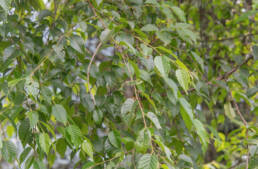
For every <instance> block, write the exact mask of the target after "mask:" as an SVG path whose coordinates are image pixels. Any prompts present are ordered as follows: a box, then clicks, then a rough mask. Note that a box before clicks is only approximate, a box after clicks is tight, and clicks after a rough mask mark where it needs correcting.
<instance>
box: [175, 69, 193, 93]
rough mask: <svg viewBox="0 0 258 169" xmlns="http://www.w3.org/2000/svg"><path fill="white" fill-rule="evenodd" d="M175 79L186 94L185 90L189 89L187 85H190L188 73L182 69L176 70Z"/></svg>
mask: <svg viewBox="0 0 258 169" xmlns="http://www.w3.org/2000/svg"><path fill="white" fill-rule="evenodd" d="M176 78H177V80H178V82H179V84H180V85H181V86H182V88H183V89H184V91H185V92H186V93H188V92H187V90H188V88H189V83H190V76H189V74H188V72H187V71H186V70H184V69H177V70H176Z"/></svg>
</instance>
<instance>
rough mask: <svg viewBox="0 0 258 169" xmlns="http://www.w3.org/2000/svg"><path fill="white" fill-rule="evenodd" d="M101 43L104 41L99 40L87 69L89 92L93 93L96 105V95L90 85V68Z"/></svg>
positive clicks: (92, 96) (92, 97)
mask: <svg viewBox="0 0 258 169" xmlns="http://www.w3.org/2000/svg"><path fill="white" fill-rule="evenodd" d="M101 45H102V42H99V44H98V45H97V47H96V49H95V51H94V53H93V55H92V57H91V59H90V63H89V66H88V69H87V82H88V88H89V92H90V95H91V99H92V101H93V103H94V105H96V101H95V98H94V95H93V94H92V93H91V87H90V68H91V65H92V62H93V60H94V58H95V56H96V55H97V53H98V51H99V49H100V47H101Z"/></svg>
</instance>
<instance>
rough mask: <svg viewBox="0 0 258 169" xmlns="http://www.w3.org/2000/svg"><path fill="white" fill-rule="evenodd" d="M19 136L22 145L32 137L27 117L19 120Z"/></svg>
mask: <svg viewBox="0 0 258 169" xmlns="http://www.w3.org/2000/svg"><path fill="white" fill-rule="evenodd" d="M18 134H19V138H20V140H21V142H22V145H23V146H24V147H25V145H26V144H27V143H28V142H30V140H31V138H32V133H31V128H30V121H29V119H25V120H23V121H22V122H21V125H20V126H19V130H18Z"/></svg>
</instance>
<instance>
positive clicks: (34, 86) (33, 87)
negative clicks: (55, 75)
mask: <svg viewBox="0 0 258 169" xmlns="http://www.w3.org/2000/svg"><path fill="white" fill-rule="evenodd" d="M24 89H25V91H26V93H27V94H29V95H32V96H34V97H37V96H38V94H39V83H38V82H36V81H35V80H33V79H32V78H26V82H25V86H24Z"/></svg>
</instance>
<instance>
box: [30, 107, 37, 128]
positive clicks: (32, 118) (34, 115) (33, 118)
mask: <svg viewBox="0 0 258 169" xmlns="http://www.w3.org/2000/svg"><path fill="white" fill-rule="evenodd" d="M28 116H29V120H30V128H33V127H35V125H36V124H37V123H38V120H39V115H38V112H36V111H30V112H28Z"/></svg>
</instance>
